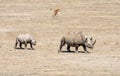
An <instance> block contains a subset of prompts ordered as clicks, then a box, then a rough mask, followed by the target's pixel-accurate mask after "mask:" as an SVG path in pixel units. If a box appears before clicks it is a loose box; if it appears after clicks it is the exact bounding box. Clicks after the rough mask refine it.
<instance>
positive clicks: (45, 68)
mask: <svg viewBox="0 0 120 76" xmlns="http://www.w3.org/2000/svg"><path fill="white" fill-rule="evenodd" d="M55 9H60V11H59V12H58V14H57V16H56V17H52V15H53V11H54V10H55ZM69 31H83V33H84V34H85V35H88V36H93V38H94V39H96V40H97V42H96V44H95V47H94V49H88V51H89V52H90V53H89V54H87V53H84V52H83V51H84V50H83V48H82V47H80V48H79V53H78V54H76V53H74V48H71V50H72V51H73V52H67V51H66V46H65V47H64V48H63V51H64V52H62V53H60V54H58V49H59V44H60V38H61V37H62V36H63V34H65V33H66V32H69ZM20 33H29V34H31V35H32V36H33V37H34V38H35V39H36V41H37V45H36V46H34V48H35V50H30V49H29V45H28V49H14V45H15V38H16V36H17V35H18V34H20ZM0 76H120V1H119V0H0Z"/></svg>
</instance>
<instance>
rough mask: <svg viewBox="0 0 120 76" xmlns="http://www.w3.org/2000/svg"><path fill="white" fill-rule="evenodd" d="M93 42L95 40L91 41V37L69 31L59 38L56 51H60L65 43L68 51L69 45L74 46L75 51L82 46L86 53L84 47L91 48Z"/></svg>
mask: <svg viewBox="0 0 120 76" xmlns="http://www.w3.org/2000/svg"><path fill="white" fill-rule="evenodd" d="M95 43H96V40H94V41H93V38H92V37H87V36H85V35H83V34H82V32H69V33H67V34H65V35H64V36H63V37H62V38H61V43H60V47H59V50H58V53H59V52H61V50H62V47H63V46H64V45H65V44H67V50H68V51H70V47H75V50H76V52H78V47H79V46H83V49H84V51H85V52H87V53H88V51H87V49H86V47H88V48H93V47H94V44H95Z"/></svg>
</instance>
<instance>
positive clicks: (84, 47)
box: [83, 45, 89, 53]
mask: <svg viewBox="0 0 120 76" xmlns="http://www.w3.org/2000/svg"><path fill="white" fill-rule="evenodd" d="M83 49H84V51H85V52H86V53H89V52H88V51H87V49H86V46H85V45H84V46H83Z"/></svg>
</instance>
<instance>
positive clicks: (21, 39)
mask: <svg viewBox="0 0 120 76" xmlns="http://www.w3.org/2000/svg"><path fill="white" fill-rule="evenodd" d="M18 43H19V46H20V48H21V49H22V44H24V45H25V48H26V47H27V44H28V43H29V44H30V47H31V48H32V49H33V46H32V45H36V41H35V40H34V39H33V37H32V36H31V35H30V34H19V35H18V36H17V38H16V43H15V48H17V44H18Z"/></svg>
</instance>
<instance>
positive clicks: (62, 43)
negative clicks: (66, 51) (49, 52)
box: [58, 41, 65, 53]
mask: <svg viewBox="0 0 120 76" xmlns="http://www.w3.org/2000/svg"><path fill="white" fill-rule="evenodd" d="M64 45H65V42H64V41H61V43H60V47H59V50H58V53H60V52H61V50H62V47H63V46H64Z"/></svg>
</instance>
